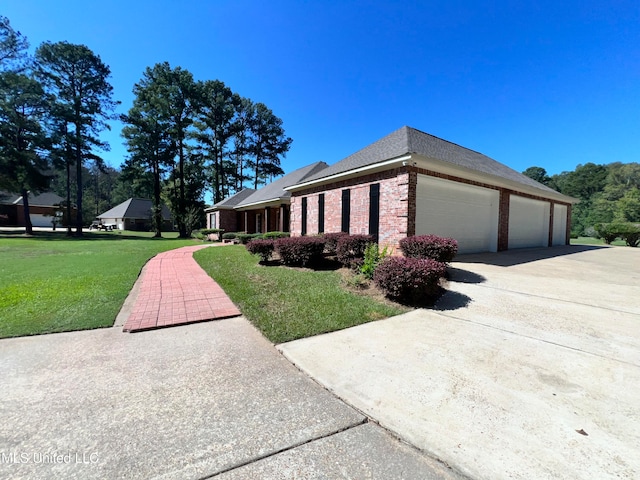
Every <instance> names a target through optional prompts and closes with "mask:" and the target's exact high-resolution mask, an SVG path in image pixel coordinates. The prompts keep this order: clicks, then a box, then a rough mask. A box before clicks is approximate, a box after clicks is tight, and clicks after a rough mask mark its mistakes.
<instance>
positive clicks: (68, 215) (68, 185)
mask: <svg viewBox="0 0 640 480" xmlns="http://www.w3.org/2000/svg"><path fill="white" fill-rule="evenodd" d="M64 163H65V167H66V168H67V236H68V237H70V236H71V162H70V161H69V159H68V158H67V159H65V162H64Z"/></svg>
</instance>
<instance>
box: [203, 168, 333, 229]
mask: <svg viewBox="0 0 640 480" xmlns="http://www.w3.org/2000/svg"><path fill="white" fill-rule="evenodd" d="M325 168H327V164H326V163H324V162H316V163H312V164H311V165H307V166H306V167H302V168H299V169H297V170H294V171H293V172H291V173H288V174H287V175H284V176H283V177H280V178H279V179H277V180H275V181H273V182H271V183H270V184H268V185H265V186H264V187H262V188H259V189H258V190H253V189H250V188H245V189H243V190H240V191H239V192H238V193H236V194H235V195H232V196H230V197H227V198H225V199H224V200H222V201H220V202H218V203H216V204H214V205H212V206H211V207H208V208H206V209H205V215H206V217H207V228H221V229H223V230H224V231H225V232H246V233H266V232H275V231H278V232H288V231H289V225H290V222H289V202H290V199H291V193H290V192H288V191H286V190H285V187H287V186H288V185H294V184H296V183H300V182H304V181H305V180H306V179H307V178H309V177H312V176H315V175H317V174H318V173H319V172H321V171H322V170H323V169H325Z"/></svg>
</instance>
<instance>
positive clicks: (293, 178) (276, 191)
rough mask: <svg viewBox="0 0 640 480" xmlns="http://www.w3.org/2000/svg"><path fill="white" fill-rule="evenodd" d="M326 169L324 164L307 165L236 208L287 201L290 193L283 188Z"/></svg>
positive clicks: (246, 199) (303, 180) (266, 186)
mask: <svg viewBox="0 0 640 480" xmlns="http://www.w3.org/2000/svg"><path fill="white" fill-rule="evenodd" d="M326 168H327V164H326V163H324V162H315V163H312V164H311V165H307V166H306V167H302V168H299V169H297V170H294V171H293V172H291V173H288V174H287V175H285V176H283V177H280V178H279V179H277V180H275V181H273V182H271V183H270V184H268V185H265V186H264V187H262V188H260V189H258V190H255V191H254V193H253V194H251V195H250V196H249V197H247V198H245V199H244V200H243V201H241V202H240V203H239V204H238V205H237V206H236V207H237V208H240V207H247V206H250V205H256V204H259V203H268V202H273V201H281V200H288V199H289V198H290V197H291V192H287V191H286V190H285V187H288V186H289V185H295V184H297V183H301V182H305V181H307V179H308V178H310V177H312V176H315V175H317V174H319V173H321V172H322V171H323V170H324V169H326Z"/></svg>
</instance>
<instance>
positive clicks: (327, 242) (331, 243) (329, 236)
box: [322, 232, 349, 255]
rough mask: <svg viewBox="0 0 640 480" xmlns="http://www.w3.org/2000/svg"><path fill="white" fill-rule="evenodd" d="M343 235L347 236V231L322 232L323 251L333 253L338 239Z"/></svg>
mask: <svg viewBox="0 0 640 480" xmlns="http://www.w3.org/2000/svg"><path fill="white" fill-rule="evenodd" d="M345 236H349V234H348V233H347V232H336V233H323V234H322V238H324V251H325V252H326V253H327V254H328V255H335V254H336V248H337V246H338V240H339V239H341V238H342V237H345Z"/></svg>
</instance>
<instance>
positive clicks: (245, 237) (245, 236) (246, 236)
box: [236, 233, 262, 245]
mask: <svg viewBox="0 0 640 480" xmlns="http://www.w3.org/2000/svg"><path fill="white" fill-rule="evenodd" d="M236 238H237V239H238V240H239V241H240V243H241V244H242V245H246V244H247V243H249V242H250V241H251V240H254V239H256V238H262V234H261V233H238V234H236Z"/></svg>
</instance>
